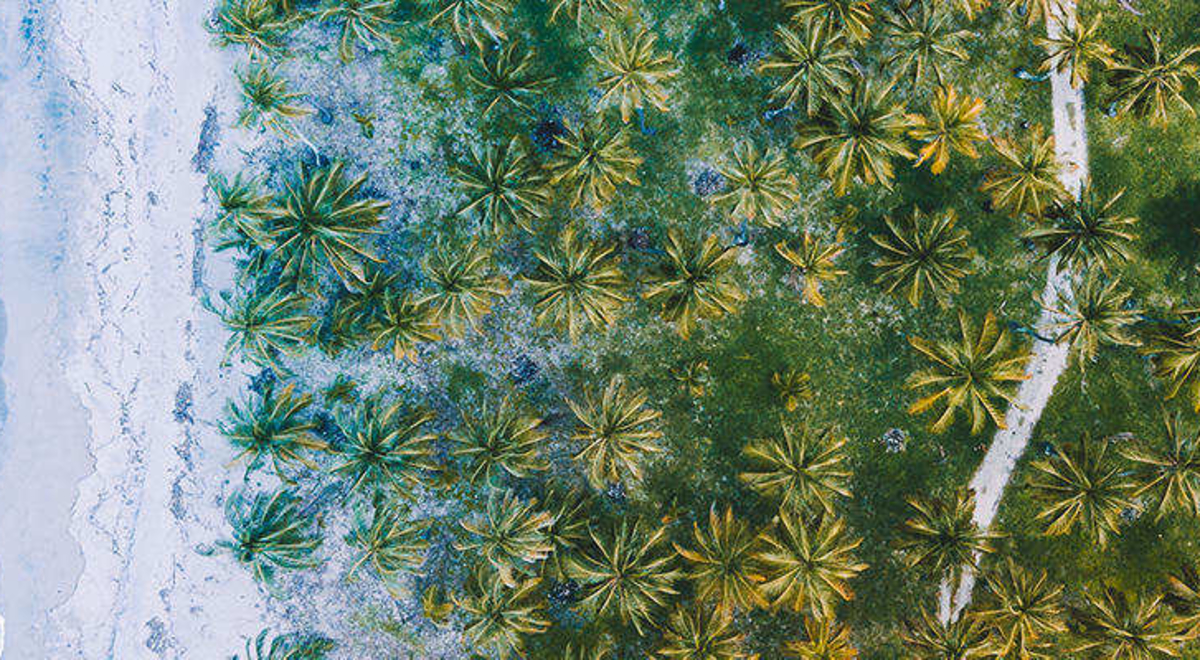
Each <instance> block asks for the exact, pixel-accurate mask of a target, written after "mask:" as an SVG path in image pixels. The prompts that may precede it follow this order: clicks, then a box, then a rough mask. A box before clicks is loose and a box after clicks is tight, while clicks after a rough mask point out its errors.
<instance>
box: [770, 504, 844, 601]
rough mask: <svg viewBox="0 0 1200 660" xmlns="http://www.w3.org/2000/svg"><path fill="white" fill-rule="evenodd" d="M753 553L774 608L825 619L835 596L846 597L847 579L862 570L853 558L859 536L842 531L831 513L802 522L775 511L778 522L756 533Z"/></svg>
mask: <svg viewBox="0 0 1200 660" xmlns="http://www.w3.org/2000/svg"><path fill="white" fill-rule="evenodd" d="M760 542H761V546H760V547H761V549H760V550H759V551H758V553H757V554H756V555H755V559H756V560H757V561H758V564H759V566H760V570H761V571H762V574H763V583H762V586H761V590H762V593H763V596H765V597H766V598H767V599H769V600H770V601H771V605H772V606H773V607H777V608H782V607H787V608H790V609H791V610H793V611H795V612H802V611H803V612H806V613H808V614H811V615H813V616H815V617H817V618H822V619H823V618H830V617H832V616H833V608H834V605H835V604H836V600H837V599H841V600H850V599H852V598H853V597H854V592H853V591H851V589H850V586H849V585H848V584H846V582H847V581H849V580H851V579H853V578H854V577H856V576H857V575H858V574H859V573H861V572H863V571H864V570H866V568H867V565H866V564H860V563H858V562H857V561H855V559H854V555H853V552H854V549H855V548H857V547H858V546H859V544H860V543H862V541H861V540H857V539H850V538H848V537H847V535H846V523H845V521H843V520H842V519H841V518H837V517H835V516H833V515H817V516H815V517H811V518H810V519H809V520H807V521H804V520H801V519H800V517H799V515H797V514H796V513H795V512H793V511H792V510H789V509H780V511H779V516H778V517H777V523H776V524H775V525H774V527H773V528H772V529H770V530H768V531H766V532H764V533H763V534H762V535H761V536H760Z"/></svg>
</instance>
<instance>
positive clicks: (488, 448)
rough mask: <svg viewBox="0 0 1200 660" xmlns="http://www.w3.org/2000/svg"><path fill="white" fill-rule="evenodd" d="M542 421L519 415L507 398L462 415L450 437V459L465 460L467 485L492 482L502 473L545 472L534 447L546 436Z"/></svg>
mask: <svg viewBox="0 0 1200 660" xmlns="http://www.w3.org/2000/svg"><path fill="white" fill-rule="evenodd" d="M541 425H542V420H541V419H540V418H537V417H533V416H531V415H526V414H525V413H523V412H521V410H520V409H519V408H518V406H517V404H516V403H514V402H513V400H512V399H511V398H507V397H506V398H504V399H503V400H501V402H500V403H499V404H498V405H485V406H484V407H483V408H482V409H481V410H480V412H479V414H477V415H476V414H469V413H467V412H465V411H464V412H463V414H462V426H461V427H459V428H458V430H456V431H455V432H454V433H452V434H451V435H450V439H451V440H453V441H454V442H455V443H457V444H458V445H459V446H458V448H456V449H454V450H453V451H451V454H452V455H454V456H458V457H462V458H466V459H468V461H469V462H470V474H469V478H470V481H471V483H478V482H479V480H480V479H481V478H482V479H484V480H485V481H486V482H487V483H496V482H497V481H498V480H499V479H500V476H501V475H502V474H509V475H511V476H513V477H517V478H521V477H527V476H529V475H531V474H532V473H534V472H537V471H539V470H544V469H546V464H545V463H544V462H543V461H542V460H541V459H539V458H538V455H537V454H538V448H539V447H540V446H541V445H542V442H543V441H544V440H545V439H546V436H547V433H546V432H545V431H543V430H542V429H541V428H540V427H541Z"/></svg>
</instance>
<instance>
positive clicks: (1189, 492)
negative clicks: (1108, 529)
mask: <svg viewBox="0 0 1200 660" xmlns="http://www.w3.org/2000/svg"><path fill="white" fill-rule="evenodd" d="M1163 422H1164V426H1165V427H1166V433H1165V435H1166V442H1157V443H1154V444H1150V443H1140V444H1138V445H1134V446H1130V447H1124V448H1122V450H1121V455H1122V456H1123V457H1124V458H1125V459H1126V460H1128V461H1130V462H1131V463H1132V464H1133V465H1134V472H1135V475H1136V479H1137V481H1138V483H1139V486H1138V489H1137V490H1136V491H1134V493H1133V495H1132V497H1141V496H1143V495H1147V494H1149V495H1151V496H1152V501H1153V502H1155V505H1154V508H1155V515H1154V519H1155V520H1159V519H1161V518H1162V517H1163V516H1164V515H1166V514H1167V513H1170V512H1172V511H1177V512H1179V513H1183V514H1186V515H1190V516H1193V517H1196V516H1200V433H1194V434H1189V433H1188V432H1187V431H1185V430H1184V428H1183V426H1182V422H1181V421H1180V416H1179V414H1175V415H1174V416H1170V415H1167V414H1166V413H1165V412H1164V413H1163Z"/></svg>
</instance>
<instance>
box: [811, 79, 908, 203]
mask: <svg viewBox="0 0 1200 660" xmlns="http://www.w3.org/2000/svg"><path fill="white" fill-rule="evenodd" d="M893 88H894V85H893V84H888V85H878V84H876V83H874V82H872V81H871V80H869V79H868V80H866V81H865V82H863V81H862V79H860V82H859V83H858V84H856V85H855V87H854V90H853V91H852V92H851V93H850V94H849V95H848V96H845V95H835V96H833V97H832V98H831V99H829V103H828V106H827V107H826V108H824V110H823V111H822V112H820V113H818V114H817V115H816V117H814V118H813V119H812V120H811V121H810V122H809V123H807V124H804V125H802V126H801V129H800V136H799V138H797V140H796V148H797V149H809V150H811V151H812V158H813V160H814V161H816V163H817V165H818V166H820V168H821V174H822V175H823V176H824V177H825V178H827V179H829V180H830V181H831V182H832V183H833V191H834V194H836V195H844V194H846V191H848V190H849V189H850V183H851V182H852V181H854V180H856V179H857V180H860V181H862V182H864V183H867V184H869V185H874V184H875V183H879V184H881V185H883V186H884V187H885V188H888V189H891V186H892V178H893V177H894V168H893V166H892V158H893V157H896V156H902V157H904V158H913V157H914V155H913V153H912V152H911V151H909V149H908V145H907V144H905V140H904V134H905V133H906V132H907V131H908V129H909V127H910V124H911V122H910V120H909V118H908V115H906V114H905V113H904V108H903V107H902V106H900V105H895V104H892V103H891V102H890V100H889V98H888V95H889V94H890V93H891V91H892V89H893Z"/></svg>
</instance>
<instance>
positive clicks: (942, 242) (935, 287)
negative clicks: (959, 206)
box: [871, 207, 974, 307]
mask: <svg viewBox="0 0 1200 660" xmlns="http://www.w3.org/2000/svg"><path fill="white" fill-rule="evenodd" d="M957 222H958V214H957V213H955V212H954V209H946V210H944V211H941V212H940V213H935V214H933V215H925V214H924V213H923V212H922V211H921V209H920V208H918V207H913V212H912V217H911V218H909V217H906V216H901V219H900V220H894V219H892V218H891V217H890V216H887V217H884V223H886V224H887V228H888V234H887V235H879V234H872V235H871V241H873V242H874V243H875V244H876V245H878V246H879V247H880V248H881V249H882V250H883V255H882V256H881V257H879V258H878V259H876V260H875V261H873V262H871V265H873V266H875V268H876V269H878V271H879V274H878V275H877V276H876V277H875V283H876V284H882V285H883V286H884V290H885V291H887V292H888V293H890V294H897V293H899V294H901V295H903V296H904V299H905V300H907V301H908V303H909V304H910V305H912V306H913V307H916V306H917V305H919V304H920V302H921V297H922V296H923V295H924V293H925V291H926V290H928V291H929V292H930V294H931V295H932V296H933V298H934V300H936V301H938V303H939V304H942V305H945V304H946V303H947V302H948V300H949V297H950V296H951V295H953V294H955V293H958V292H959V289H960V286H959V282H960V281H961V280H962V279H963V278H964V277H966V276H967V275H969V274H971V273H972V272H973V271H972V269H971V260H972V258H973V256H974V255H973V251H972V250H971V247H970V246H969V245H967V236H968V232H967V230H965V229H961V228H958V227H955V224H956V223H957Z"/></svg>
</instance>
